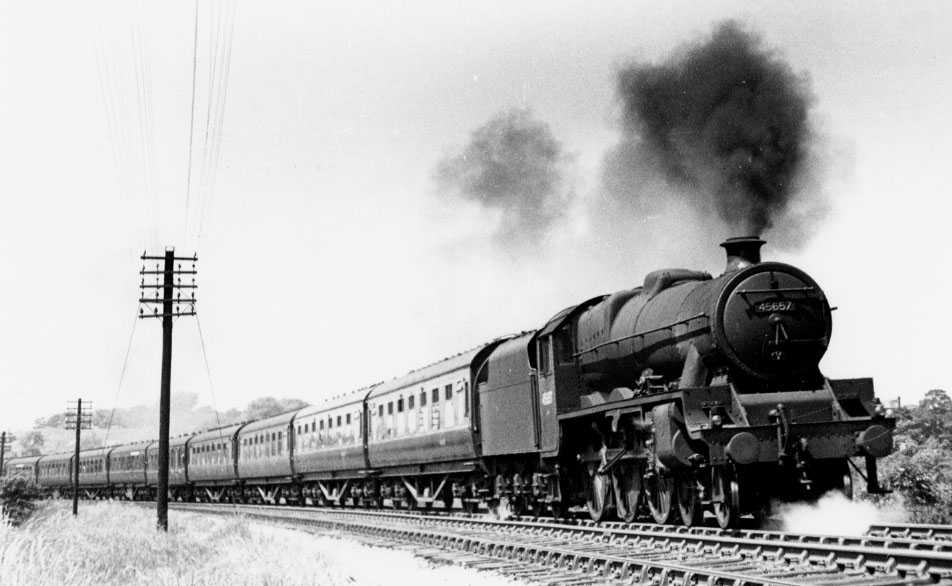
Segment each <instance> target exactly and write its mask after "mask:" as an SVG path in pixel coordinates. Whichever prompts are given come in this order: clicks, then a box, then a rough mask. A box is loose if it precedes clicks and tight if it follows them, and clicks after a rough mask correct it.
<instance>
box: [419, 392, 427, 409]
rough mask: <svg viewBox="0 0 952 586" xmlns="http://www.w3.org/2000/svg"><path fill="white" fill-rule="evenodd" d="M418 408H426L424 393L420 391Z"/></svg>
mask: <svg viewBox="0 0 952 586" xmlns="http://www.w3.org/2000/svg"><path fill="white" fill-rule="evenodd" d="M420 407H426V391H420Z"/></svg>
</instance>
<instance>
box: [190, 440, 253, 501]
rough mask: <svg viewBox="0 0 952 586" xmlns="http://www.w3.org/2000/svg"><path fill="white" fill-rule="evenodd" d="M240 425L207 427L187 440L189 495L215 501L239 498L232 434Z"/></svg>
mask: <svg viewBox="0 0 952 586" xmlns="http://www.w3.org/2000/svg"><path fill="white" fill-rule="evenodd" d="M244 425H245V424H244V423H238V424H235V425H227V426H224V427H220V428H216V429H210V430H207V431H203V432H199V433H197V434H195V435H193V436H192V437H191V438H190V439H189V440H188V443H187V444H186V445H187V448H188V481H189V484H190V486H191V488H192V498H194V499H196V500H201V501H211V502H216V503H217V502H221V501H222V500H225V501H234V500H237V499H238V498H239V497H240V490H239V482H238V470H237V462H236V458H237V451H236V450H235V436H236V435H237V433H238V430H240V429H241V428H242V426H244Z"/></svg>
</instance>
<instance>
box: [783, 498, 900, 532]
mask: <svg viewBox="0 0 952 586" xmlns="http://www.w3.org/2000/svg"><path fill="white" fill-rule="evenodd" d="M774 511H775V513H774V517H773V522H772V523H771V524H770V525H774V524H776V528H777V529H779V530H781V531H789V532H791V533H804V534H812V535H816V534H819V535H855V536H861V535H863V534H865V533H866V531H867V530H868V529H869V527H870V525H873V524H875V523H904V522H908V520H909V518H910V515H909V513H908V511H906V510H905V508H904V507H903V506H902V504H901V503H898V502H890V503H889V504H888V505H876V504H874V503H870V502H867V501H854V500H850V499H849V498H848V497H847V496H845V495H844V494H843V493H842V492H840V491H838V490H831V491H830V492H827V493H826V494H824V495H823V496H822V497H820V499H819V500H817V501H816V502H812V503H805V502H800V503H779V504H776V503H775V504H774Z"/></svg>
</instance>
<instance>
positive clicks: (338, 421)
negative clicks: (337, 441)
mask: <svg viewBox="0 0 952 586" xmlns="http://www.w3.org/2000/svg"><path fill="white" fill-rule="evenodd" d="M337 427H340V415H338V416H337Z"/></svg>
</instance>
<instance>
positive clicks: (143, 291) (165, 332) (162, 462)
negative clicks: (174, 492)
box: [139, 249, 198, 531]
mask: <svg viewBox="0 0 952 586" xmlns="http://www.w3.org/2000/svg"><path fill="white" fill-rule="evenodd" d="M141 259H142V263H143V265H142V268H141V269H140V270H139V276H140V277H141V282H140V285H139V287H140V295H139V303H140V304H153V305H155V307H153V308H152V309H153V310H152V312H151V313H149V312H147V311H145V310H144V309H142V307H141V306H140V308H139V317H140V318H150V317H152V318H156V319H158V318H162V383H161V390H160V397H159V454H158V455H159V458H158V460H159V461H158V473H159V474H158V483H157V487H156V495H155V503H156V505H155V509H156V515H157V517H158V521H157V525H158V528H159V529H161V530H162V531H168V530H169V413H170V403H171V398H170V397H171V391H170V387H171V379H172V318H175V317H180V316H184V315H195V289H196V285H195V275H196V274H197V272H196V270H195V262H196V261H198V256H196V255H193V256H191V257H180V256H175V249H171V250H166V251H165V254H164V255H162V256H150V255H148V254H146V253H142V257H141ZM149 261H162V264H161V265H159V263H156V264H155V270H148V269H147V267H146V263H147V262H149ZM182 261H186V262H191V263H192V265H191V268H185V269H183V268H182V264H181V263H182ZM182 275H191V283H185V284H183V283H182ZM160 276H161V279H159V277H160ZM146 279H149V280H154V281H155V282H154V283H146ZM160 281H161V282H160ZM160 289H161V290H162V295H161V296H160V295H159V290H160ZM182 289H186V290H188V289H191V295H190V296H186V297H185V298H184V299H183V298H182ZM148 291H151V292H152V295H151V296H150V295H148V294H147V292H148ZM183 305H184V310H183ZM158 306H161V307H162V309H161V311H160V310H159V307H158Z"/></svg>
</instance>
